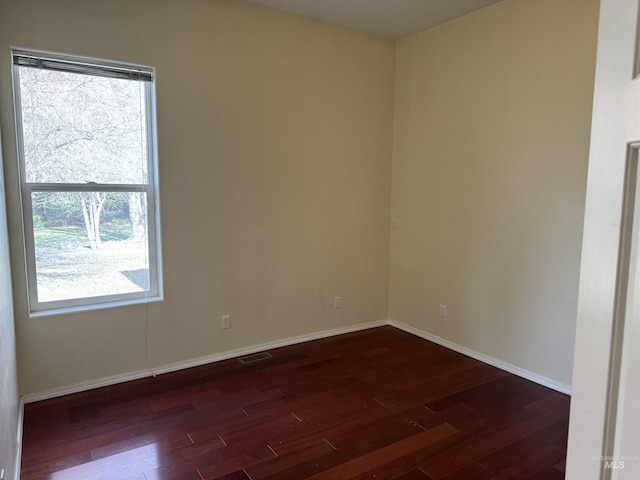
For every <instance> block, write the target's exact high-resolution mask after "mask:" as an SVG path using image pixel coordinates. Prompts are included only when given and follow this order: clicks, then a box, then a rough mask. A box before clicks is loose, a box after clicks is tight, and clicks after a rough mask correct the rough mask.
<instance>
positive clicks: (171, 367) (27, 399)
mask: <svg viewBox="0 0 640 480" xmlns="http://www.w3.org/2000/svg"><path fill="white" fill-rule="evenodd" d="M383 325H391V326H392V327H395V328H398V329H400V330H404V331H405V332H407V333H411V334H413V335H416V336H418V337H421V338H424V339H425V340H429V341H431V342H433V343H437V344H438V345H442V346H443V347H446V348H449V349H451V350H453V351H456V352H458V353H462V354H463V355H467V356H469V357H471V358H475V359H476V360H479V361H481V362H484V363H487V364H489V365H492V366H494V367H497V368H500V369H502V370H505V371H507V372H509V373H513V374H514V375H518V376H519V377H523V378H526V379H527V380H531V381H532V382H535V383H538V384H540V385H543V386H545V387H549V388H551V389H553V390H556V391H558V392H562V393H566V394H568V395H570V394H571V387H570V386H568V385H563V384H561V383H558V382H556V381H554V380H551V379H549V378H546V377H543V376H541V375H538V374H535V373H533V372H530V371H528V370H525V369H523V368H520V367H516V366H515V365H511V364H510V363H507V362H503V361H502V360H498V359H496V358H493V357H490V356H488V355H484V354H482V353H480V352H476V351H475V350H471V349H469V348H466V347H463V346H462V345H458V344H457V343H453V342H450V341H448V340H445V339H443V338H440V337H437V336H435V335H432V334H430V333H427V332H424V331H422V330H419V329H417V328H415V327H412V326H410V325H407V324H405V323H402V322H397V321H395V320H380V321H375V322H367V323H360V324H357V325H350V326H348V327H341V328H334V329H331V330H324V331H321V332H315V333H310V334H307V335H300V336H296V337H290V338H286V339H283V340H276V341H273V342H266V343H261V344H258V345H252V346H250V347H245V348H238V349H235V350H228V351H226V352H222V353H217V354H214V355H207V356H205V357H199V358H193V359H189V360H185V361H182V362H176V363H170V364H167V365H162V366H160V367H156V368H154V369H153V370H138V371H135V372H129V373H125V374H122V375H113V376H110V377H104V378H100V379H96V380H90V381H87V382H82V383H77V384H74V385H68V386H65V387H60V388H54V389H51V390H46V391H44V392H39V393H30V394H27V395H24V396H23V397H22V402H23V403H31V402H37V401H40V400H47V399H49V398H55V397H61V396H63V395H69V394H71V393H78V392H83V391H86V390H91V389H94V388H99V387H106V386H109V385H115V384H117V383H122V382H128V381H130V380H137V379H140V378H145V377H150V376H155V375H160V374H163V373H169V372H175V371H178V370H183V369H185V368H191V367H197V366H200V365H206V364H207V363H213V362H219V361H221V360H228V359H230V358H235V357H242V356H245V355H251V354H254V353H258V352H262V351H265V350H269V349H273V348H280V347H286V346H288V345H294V344H298V343H303V342H308V341H310V340H318V339H321V338H327V337H333V336H335V335H342V334H344V333H351V332H357V331H360V330H367V329H369V328H374V327H380V326H383Z"/></svg>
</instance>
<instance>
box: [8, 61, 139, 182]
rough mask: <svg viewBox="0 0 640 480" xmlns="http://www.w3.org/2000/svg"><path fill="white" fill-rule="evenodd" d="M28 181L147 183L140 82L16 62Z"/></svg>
mask: <svg viewBox="0 0 640 480" xmlns="http://www.w3.org/2000/svg"><path fill="white" fill-rule="evenodd" d="M19 79H20V95H21V104H22V129H23V130H22V136H23V142H24V163H25V175H26V181H27V182H29V183H87V182H96V183H112V184H113V183H118V184H123V183H126V184H147V182H148V179H147V164H148V159H147V131H146V130H147V122H146V118H145V116H146V106H145V102H146V97H145V82H139V81H129V80H122V79H113V78H105V77H99V76H93V75H81V74H76V73H66V72H57V71H52V70H46V69H38V68H30V67H19Z"/></svg>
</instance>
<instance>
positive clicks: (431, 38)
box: [389, 0, 598, 386]
mask: <svg viewBox="0 0 640 480" xmlns="http://www.w3.org/2000/svg"><path fill="white" fill-rule="evenodd" d="M597 15H598V2H597V0H562V1H557V0H505V1H503V2H500V3H498V4H496V5H494V6H492V7H488V8H486V9H483V10H481V11H479V12H476V13H475V14H471V15H468V16H465V17H463V18H460V19H458V20H455V21H453V22H450V23H447V24H444V25H442V26H440V27H436V28H433V29H431V30H428V31H426V32H422V33H419V34H417V35H414V36H412V37H409V38H407V39H405V40H402V41H400V42H398V44H397V54H396V55H397V56H396V103H395V128H394V132H395V133H394V157H393V184H392V208H391V214H392V216H395V217H397V219H398V225H397V227H396V228H395V229H394V230H392V233H391V257H390V258H391V260H390V294H389V317H390V318H391V319H393V320H395V321H399V322H403V323H406V324H408V325H410V326H412V327H415V328H418V329H420V330H423V331H425V332H428V333H430V334H432V335H435V336H438V337H441V338H443V339H445V340H447V341H449V342H453V343H456V344H458V345H461V346H463V347H465V348H468V349H471V350H475V351H477V352H480V353H482V354H484V355H487V356H490V357H493V358H495V359H498V360H500V361H502V362H507V363H510V364H512V365H514V366H517V367H519V368H522V369H525V370H528V371H530V372H533V373H534V374H536V375H539V376H542V377H546V378H547V379H549V380H551V381H552V382H556V383H557V384H559V385H560V386H562V385H570V383H571V371H572V357H573V344H574V334H575V318H576V304H577V291H578V277H579V265H580V249H581V234H582V219H583V212H584V196H585V180H586V167H587V159H588V147H589V126H590V110H591V99H592V95H593V77H594V65H595V44H596V33H597ZM440 304H446V305H447V307H448V317H447V318H446V319H442V318H439V316H438V307H439V305H440Z"/></svg>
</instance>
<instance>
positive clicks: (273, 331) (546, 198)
mask: <svg viewBox="0 0 640 480" xmlns="http://www.w3.org/2000/svg"><path fill="white" fill-rule="evenodd" d="M597 3H598V2H597V0H562V1H557V0H504V1H503V2H500V3H498V4H496V5H494V6H492V7H489V8H486V9H483V10H481V11H479V12H477V13H475V14H472V15H469V16H466V17H463V18H460V19H458V20H455V21H453V22H449V23H447V24H444V25H442V26H440V27H436V28H434V29H431V30H429V31H426V32H423V33H420V34H417V35H414V36H412V37H409V38H407V39H405V40H401V41H399V42H392V41H390V40H385V39H382V38H379V37H375V36H370V35H366V34H362V33H357V32H354V31H349V30H347V29H341V28H338V27H332V26H328V25H325V24H321V23H317V22H313V21H309V20H304V19H300V18H297V17H293V16H288V15H284V14H281V13H275V12H271V11H268V10H262V9H259V8H255V7H249V6H246V5H242V4H239V3H238V2H233V1H226V0H207V1H205V0H185V1H180V2H177V1H174V0H138V1H136V2H130V1H127V0H113V1H109V2H104V1H99V0H84V1H79V0H2V1H1V2H0V51H4V52H5V54H4V55H3V56H0V67H1V68H0V111H1V117H0V121H1V122H2V127H3V129H4V130H5V137H6V138H14V125H13V119H12V99H11V87H10V68H9V47H10V46H19V47H26V48H34V49H42V50H50V51H58V52H63V53H71V54H79V55H88V56H94V57H103V58H110V59H115V60H122V61H129V62H138V63H142V64H149V65H154V66H156V67H157V101H158V133H159V154H160V184H161V203H162V205H161V212H162V216H161V218H162V241H163V258H164V273H165V275H164V280H165V297H166V299H165V301H163V302H160V303H154V304H150V305H149V306H148V309H147V310H145V308H144V307H143V306H138V307H125V308H116V309H109V310H102V311H94V312H87V313H82V314H71V315H62V316H56V317H44V318H34V319H29V318H28V315H27V311H26V304H25V287H24V283H25V282H24V266H23V252H22V247H21V238H20V234H19V232H20V215H19V206H18V192H17V185H16V179H17V172H16V167H15V145H14V142H13V141H10V142H5V145H4V147H3V148H4V153H5V164H6V165H5V171H6V174H7V175H6V177H7V179H8V184H7V188H8V201H9V202H8V203H9V221H10V230H11V232H12V235H11V247H12V260H13V268H14V296H15V300H16V305H15V307H16V317H17V346H18V352H19V367H20V379H21V391H22V392H23V393H38V392H43V391H46V390H48V389H54V388H59V387H65V386H68V385H74V384H78V383H81V382H85V381H92V380H97V379H101V378H104V377H108V376H112V375H123V374H127V373H130V372H136V371H140V370H144V369H145V368H148V367H152V368H158V367H161V366H163V365H167V364H171V363H175V362H184V361H188V360H189V359H193V358H198V357H204V356H209V355H216V354H220V353H224V352H226V351H230V350H233V349H236V348H246V347H251V346H253V345H256V344H260V343H264V342H269V341H275V340H279V339H285V338H291V337H295V336H298V335H307V334H312V333H314V332H320V331H324V330H329V329H334V328H340V327H349V326H353V325H356V324H360V323H363V322H369V321H376V320H384V319H387V318H390V319H391V320H394V321H397V322H402V323H404V324H406V325H408V326H410V327H413V328H417V329H419V330H421V331H424V332H426V333H429V334H432V335H436V336H439V337H441V338H443V339H445V340H447V341H449V342H454V343H457V344H459V345H461V346H463V347H465V348H468V349H472V350H475V351H477V352H480V353H481V354H484V355H487V356H490V357H493V358H495V359H497V360H499V361H502V362H508V363H511V364H513V365H515V366H517V367H519V368H522V369H526V370H528V371H530V372H533V373H534V374H536V375H540V376H542V377H546V378H548V379H550V380H551V381H553V382H556V383H558V384H559V385H569V384H570V379H571V370H572V364H571V362H572V355H573V341H574V332H575V315H576V301H577V288H578V273H579V272H578V268H579V257H580V244H581V243H580V239H581V228H582V216H583V208H584V194H585V179H586V164H587V153H588V151H587V150H588V144H589V142H588V135H589V120H590V109H591V96H592V87H593V70H594V63H595V55H594V54H595V40H596V23H597ZM394 95H395V98H394ZM394 105H395V108H394ZM392 168H393V172H392V173H391V170H392ZM390 198H391V201H390ZM390 216H395V217H397V219H398V222H399V223H398V225H397V227H395V228H394V229H392V231H391V236H390V237H389V230H388V221H389V218H390ZM389 254H390V258H391V260H390V263H389ZM337 295H340V296H342V297H343V302H344V306H343V308H342V309H340V310H335V309H334V308H333V299H334V297H335V296H337ZM387 299H388V300H389V301H388V302H387ZM441 303H444V304H446V305H447V306H448V318H447V319H440V318H439V317H438V305H439V304H441ZM222 314H231V315H232V316H233V320H232V321H233V326H232V328H231V329H230V330H228V331H224V332H222V331H221V330H220V316H221V315H222ZM145 318H148V319H149V325H148V331H149V335H148V345H147V349H148V361H147V360H146V359H145V353H144V351H145Z"/></svg>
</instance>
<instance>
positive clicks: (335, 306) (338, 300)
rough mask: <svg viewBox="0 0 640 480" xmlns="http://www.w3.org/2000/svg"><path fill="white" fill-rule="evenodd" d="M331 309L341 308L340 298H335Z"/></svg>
mask: <svg viewBox="0 0 640 480" xmlns="http://www.w3.org/2000/svg"><path fill="white" fill-rule="evenodd" d="M333 307H334V308H342V297H336V299H335V301H334V302H333Z"/></svg>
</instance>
